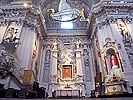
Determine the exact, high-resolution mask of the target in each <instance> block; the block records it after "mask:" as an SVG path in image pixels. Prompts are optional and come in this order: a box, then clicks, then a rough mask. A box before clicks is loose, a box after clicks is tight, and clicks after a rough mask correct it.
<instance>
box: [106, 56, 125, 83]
mask: <svg viewBox="0 0 133 100" xmlns="http://www.w3.org/2000/svg"><path fill="white" fill-rule="evenodd" d="M110 66H111V70H110V75H109V77H108V80H110V81H111V82H114V81H118V80H120V79H122V78H123V77H122V70H121V68H119V64H118V59H117V56H116V55H115V54H114V55H111V56H110Z"/></svg>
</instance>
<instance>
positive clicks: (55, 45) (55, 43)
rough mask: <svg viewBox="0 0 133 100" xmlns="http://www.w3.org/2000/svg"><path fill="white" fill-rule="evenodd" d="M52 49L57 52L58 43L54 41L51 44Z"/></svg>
mask: <svg viewBox="0 0 133 100" xmlns="http://www.w3.org/2000/svg"><path fill="white" fill-rule="evenodd" d="M51 48H52V49H53V50H57V42H56V41H54V42H52V43H51Z"/></svg>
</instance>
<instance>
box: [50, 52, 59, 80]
mask: <svg viewBox="0 0 133 100" xmlns="http://www.w3.org/2000/svg"><path fill="white" fill-rule="evenodd" d="M57 52H58V50H52V60H51V68H52V69H51V78H52V79H51V81H52V82H56V75H57V56H58V55H57Z"/></svg>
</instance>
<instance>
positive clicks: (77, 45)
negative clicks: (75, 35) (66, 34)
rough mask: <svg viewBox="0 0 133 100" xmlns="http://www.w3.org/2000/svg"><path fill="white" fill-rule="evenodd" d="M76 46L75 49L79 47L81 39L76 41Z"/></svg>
mask: <svg viewBox="0 0 133 100" xmlns="http://www.w3.org/2000/svg"><path fill="white" fill-rule="evenodd" d="M76 47H77V49H79V48H80V47H81V41H80V40H77V41H76Z"/></svg>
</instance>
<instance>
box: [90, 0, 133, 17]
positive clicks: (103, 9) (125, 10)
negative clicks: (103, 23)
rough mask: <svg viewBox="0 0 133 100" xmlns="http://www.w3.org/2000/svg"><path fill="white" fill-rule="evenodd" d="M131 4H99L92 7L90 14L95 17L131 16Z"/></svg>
mask: <svg viewBox="0 0 133 100" xmlns="http://www.w3.org/2000/svg"><path fill="white" fill-rule="evenodd" d="M132 5H133V2H127V3H125V4H121V3H118V2H114V3H112V4H108V3H107V2H104V1H103V2H100V3H99V4H97V5H95V6H93V8H92V13H93V15H94V16H95V17H99V16H102V15H103V14H108V15H125V14H128V15H133V6H132Z"/></svg>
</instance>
